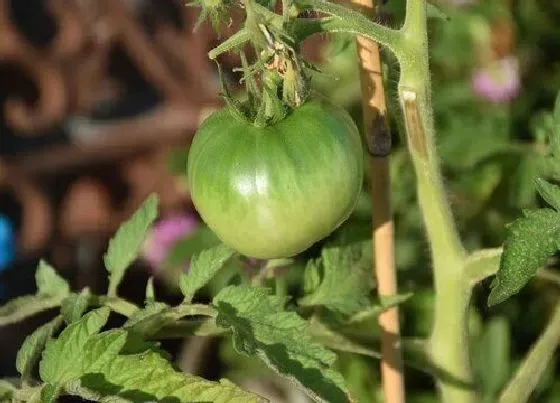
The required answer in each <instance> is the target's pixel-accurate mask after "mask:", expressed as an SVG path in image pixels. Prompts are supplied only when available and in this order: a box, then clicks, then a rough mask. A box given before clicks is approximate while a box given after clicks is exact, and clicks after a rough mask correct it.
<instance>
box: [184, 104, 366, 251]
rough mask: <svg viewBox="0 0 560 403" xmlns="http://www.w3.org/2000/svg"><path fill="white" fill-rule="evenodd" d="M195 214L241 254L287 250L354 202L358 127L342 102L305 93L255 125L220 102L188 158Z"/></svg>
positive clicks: (332, 223)
mask: <svg viewBox="0 0 560 403" xmlns="http://www.w3.org/2000/svg"><path fill="white" fill-rule="evenodd" d="M188 180H189V186H190V191H191V198H192V201H193V203H194V206H195V208H196V209H197V210H198V212H199V214H200V215H201V217H202V219H203V220H204V221H205V222H206V224H207V225H208V226H209V227H210V229H212V230H213V231H214V232H215V233H216V235H217V236H218V237H219V238H220V239H221V240H222V241H223V242H224V243H225V244H228V245H230V246H231V247H233V248H234V249H236V250H237V251H238V252H240V253H241V254H243V255H245V256H250V257H255V258H260V259H273V258H285V257H291V256H294V255H296V254H298V253H300V252H302V251H304V250H305V249H307V248H308V247H310V246H311V245H312V244H314V243H315V242H317V241H319V240H321V239H322V238H324V237H326V236H327V235H329V234H330V233H331V232H332V231H334V230H335V229H336V228H337V227H338V226H340V225H341V224H342V223H343V222H344V221H345V220H346V219H347V218H348V216H349V215H350V213H351V212H352V210H353V209H354V207H355V205H356V202H357V200H358V196H359V194H360V190H361V187H362V181H363V153H362V144H361V140H360V135H359V133H358V129H357V128H356V125H355V124H354V122H353V120H352V119H351V117H350V116H349V115H348V114H347V113H346V111H345V110H343V109H341V108H338V107H336V106H333V105H330V104H328V103H326V102H325V101H319V100H310V101H307V102H306V103H304V104H303V105H302V106H300V107H299V108H297V109H295V110H294V111H292V113H291V114H290V115H288V116H287V117H286V118H284V119H283V120H281V121H280V122H278V123H275V124H272V125H268V126H265V127H262V128H259V127H256V126H254V125H252V124H250V123H247V122H244V121H242V120H240V119H239V118H237V117H234V115H233V114H232V112H231V111H230V110H229V109H228V108H223V109H221V110H219V111H217V112H215V113H214V114H213V115H211V116H210V117H209V118H207V119H206V120H205V121H204V123H203V124H202V126H201V127H200V128H199V130H198V131H197V133H196V135H195V137H194V139H193V142H192V145H191V148H190V150H189V158H188Z"/></svg>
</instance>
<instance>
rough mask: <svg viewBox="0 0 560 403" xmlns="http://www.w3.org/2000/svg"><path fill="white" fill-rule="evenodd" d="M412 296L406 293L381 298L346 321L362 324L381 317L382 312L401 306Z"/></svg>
mask: <svg viewBox="0 0 560 403" xmlns="http://www.w3.org/2000/svg"><path fill="white" fill-rule="evenodd" d="M412 295H413V294H412V293H408V294H397V295H391V296H388V297H382V298H380V300H379V303H378V304H375V305H373V306H370V307H369V308H366V309H364V310H362V311H360V312H357V313H355V314H354V315H352V316H351V317H350V319H349V320H348V323H357V322H363V321H366V320H370V319H372V318H376V317H378V316H379V315H381V314H382V313H383V312H385V311H386V310H387V309H389V308H392V307H394V306H397V305H399V304H402V303H403V302H405V301H407V300H409V299H410V297H412Z"/></svg>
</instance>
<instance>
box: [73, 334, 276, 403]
mask: <svg viewBox="0 0 560 403" xmlns="http://www.w3.org/2000/svg"><path fill="white" fill-rule="evenodd" d="M99 336H101V335H99ZM80 383H81V386H82V387H84V388H87V389H88V390H91V391H94V392H96V393H97V394H98V395H100V396H115V397H118V398H120V399H122V398H124V399H127V400H128V401H132V402H149V401H173V402H178V403H179V402H185V403H197V402H200V403H202V402H204V403H206V402H216V403H264V402H266V399H263V398H260V397H258V396H257V395H254V394H252V393H249V392H245V391H243V390H242V389H240V388H238V387H237V386H236V385H234V384H233V383H231V382H229V381H227V380H222V381H220V382H219V383H218V382H211V381H207V380H205V379H202V378H199V377H196V376H192V375H187V374H183V373H181V372H178V371H175V369H173V366H172V365H171V363H169V362H168V361H166V360H165V359H164V358H163V357H161V356H160V355H159V354H157V353H155V352H154V351H152V350H147V351H144V352H142V353H139V354H128V355H118V356H116V357H114V358H113V359H111V360H108V361H104V364H103V365H98V366H96V367H95V371H93V372H91V373H88V374H86V375H84V376H83V377H82V378H81V382H80ZM119 401H120V400H119Z"/></svg>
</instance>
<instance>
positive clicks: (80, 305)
mask: <svg viewBox="0 0 560 403" xmlns="http://www.w3.org/2000/svg"><path fill="white" fill-rule="evenodd" d="M90 297H91V294H90V292H89V290H88V289H84V290H83V291H82V292H81V293H79V294H74V293H72V294H70V295H69V296H67V297H66V298H64V300H63V301H62V304H61V305H60V313H61V314H62V316H63V317H64V320H65V321H66V323H68V324H70V323H73V322H76V321H77V320H79V319H80V318H81V317H82V315H83V314H84V312H85V311H86V310H87V308H88V306H89V300H90Z"/></svg>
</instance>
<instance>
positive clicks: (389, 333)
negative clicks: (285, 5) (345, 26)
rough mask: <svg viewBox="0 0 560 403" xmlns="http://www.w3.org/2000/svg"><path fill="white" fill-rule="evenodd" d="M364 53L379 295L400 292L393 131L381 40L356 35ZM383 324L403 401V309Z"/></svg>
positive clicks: (395, 400)
mask: <svg viewBox="0 0 560 403" xmlns="http://www.w3.org/2000/svg"><path fill="white" fill-rule="evenodd" d="M352 3H353V4H354V5H356V6H358V7H359V8H360V9H361V11H362V13H365V14H366V15H369V16H373V15H374V7H375V0H352ZM356 41H357V45H358V54H359V58H360V81H361V87H362V108H363V114H364V132H365V136H366V140H367V143H368V150H369V153H370V155H371V157H370V169H371V198H372V204H373V213H372V220H373V234H372V247H373V250H374V256H375V261H374V268H373V269H374V272H375V276H376V278H377V286H378V293H379V296H381V297H383V296H389V295H394V294H396V293H397V276H396V269H395V257H394V228H393V219H392V212H391V198H390V172H389V158H388V155H389V152H390V150H391V134H390V132H389V128H388V125H387V123H386V119H385V117H386V114H387V105H386V102H385V94H384V91H383V77H382V71H381V60H380V55H379V46H378V44H377V43H375V42H371V41H369V40H368V39H366V38H363V37H357V39H356ZM379 325H380V327H381V354H382V359H381V378H382V383H383V394H384V396H385V402H386V403H404V401H405V392H404V376H403V369H402V353H401V343H400V335H399V333H400V329H399V311H398V308H397V307H394V308H391V309H389V310H387V311H386V312H384V313H382V314H381V315H380V316H379Z"/></svg>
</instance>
